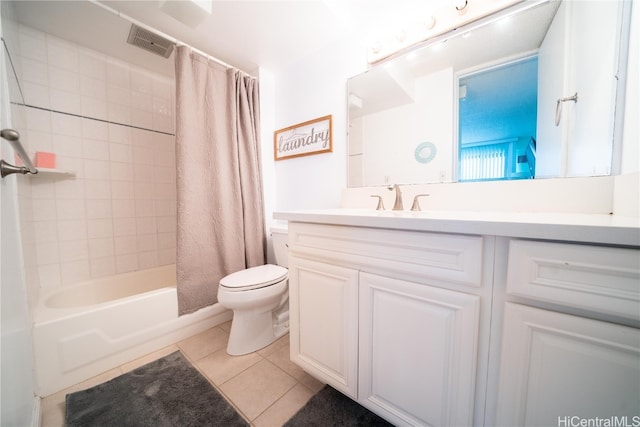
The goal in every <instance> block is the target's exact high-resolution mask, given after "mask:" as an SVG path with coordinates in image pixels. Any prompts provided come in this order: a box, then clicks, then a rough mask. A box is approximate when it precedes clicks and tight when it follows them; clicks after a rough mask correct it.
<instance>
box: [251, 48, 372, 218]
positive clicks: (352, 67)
mask: <svg viewBox="0 0 640 427" xmlns="http://www.w3.org/2000/svg"><path fill="white" fill-rule="evenodd" d="M366 68H367V63H366V50H365V48H364V47H363V46H360V45H359V44H358V43H357V42H355V41H353V40H341V41H340V42H337V43H335V44H333V45H331V46H329V47H327V48H325V49H323V50H321V51H318V52H313V53H310V54H309V55H308V56H307V57H306V58H305V59H304V60H302V61H299V62H297V63H295V64H292V65H291V66H289V67H287V68H286V69H282V70H278V71H277V72H275V73H274V76H275V82H274V84H275V122H274V128H273V129H271V130H270V132H269V133H270V139H269V138H264V140H263V147H265V148H264V149H263V152H262V155H263V156H269V158H270V159H273V154H272V153H273V131H275V130H277V129H282V128H285V127H288V126H291V125H295V124H296V123H301V122H305V121H307V120H311V119H315V118H318V117H322V116H325V115H328V114H331V115H332V116H333V117H332V120H333V152H332V153H325V154H317V155H312V156H305V157H298V158H293V159H286V160H279V161H277V162H275V165H274V170H275V177H276V179H275V191H274V192H275V194H276V203H275V210H280V211H282V210H298V209H315V208H332V207H339V206H340V202H341V195H342V190H343V189H344V188H345V187H346V185H347V95H346V93H347V86H346V85H347V79H348V78H349V77H352V76H354V75H355V74H358V73H361V72H363V71H365V70H366Z"/></svg>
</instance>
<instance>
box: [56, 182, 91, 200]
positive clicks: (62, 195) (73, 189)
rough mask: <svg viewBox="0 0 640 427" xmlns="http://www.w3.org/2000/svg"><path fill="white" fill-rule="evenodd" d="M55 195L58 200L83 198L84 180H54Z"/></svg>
mask: <svg viewBox="0 0 640 427" xmlns="http://www.w3.org/2000/svg"><path fill="white" fill-rule="evenodd" d="M55 197H56V199H58V200H67V199H81V198H84V197H85V194H84V181H83V180H81V179H65V180H58V181H56V182H55Z"/></svg>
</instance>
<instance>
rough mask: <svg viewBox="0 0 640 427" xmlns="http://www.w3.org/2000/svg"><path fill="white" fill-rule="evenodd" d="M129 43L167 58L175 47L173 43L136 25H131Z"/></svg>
mask: <svg viewBox="0 0 640 427" xmlns="http://www.w3.org/2000/svg"><path fill="white" fill-rule="evenodd" d="M127 43H129V44H132V45H134V46H138V47H140V48H142V49H144V50H148V51H149V52H152V53H155V54H156V55H160V56H164V57H165V58H168V57H169V55H171V52H173V46H174V44H173V42H171V41H169V40H167V39H165V38H163V37H160V36H159V35H157V34H155V33H152V32H151V31H147V30H145V29H144V28H140V27H138V26H137V25H135V24H132V25H131V30H130V31H129V38H128V39H127Z"/></svg>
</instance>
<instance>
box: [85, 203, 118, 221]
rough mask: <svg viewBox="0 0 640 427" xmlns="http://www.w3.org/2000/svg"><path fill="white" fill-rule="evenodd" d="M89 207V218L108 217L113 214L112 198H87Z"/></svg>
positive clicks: (87, 206)
mask: <svg viewBox="0 0 640 427" xmlns="http://www.w3.org/2000/svg"><path fill="white" fill-rule="evenodd" d="M85 204H86V208H87V219H106V218H111V217H112V216H113V212H112V210H111V200H109V199H102V200H95V199H94V200H87V201H86V202H85Z"/></svg>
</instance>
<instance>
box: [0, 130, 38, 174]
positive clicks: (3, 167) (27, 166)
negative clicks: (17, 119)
mask: <svg viewBox="0 0 640 427" xmlns="http://www.w3.org/2000/svg"><path fill="white" fill-rule="evenodd" d="M0 136H1V137H2V138H3V139H6V140H7V141H9V144H11V146H12V147H13V149H14V150H15V151H16V153H18V156H19V157H20V158H21V159H22V162H23V163H24V166H15V165H12V164H9V163H7V162H5V161H4V160H0V176H1V177H2V178H4V177H5V176H7V175H11V174H13V173H21V174H23V175H24V174H27V173H32V174H36V173H38V169H36V168H35V167H34V166H33V163H31V159H29V156H28V155H27V152H26V151H25V149H24V147H23V146H22V144H21V143H20V134H19V133H18V131H17V130H14V129H2V130H1V131H0Z"/></svg>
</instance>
